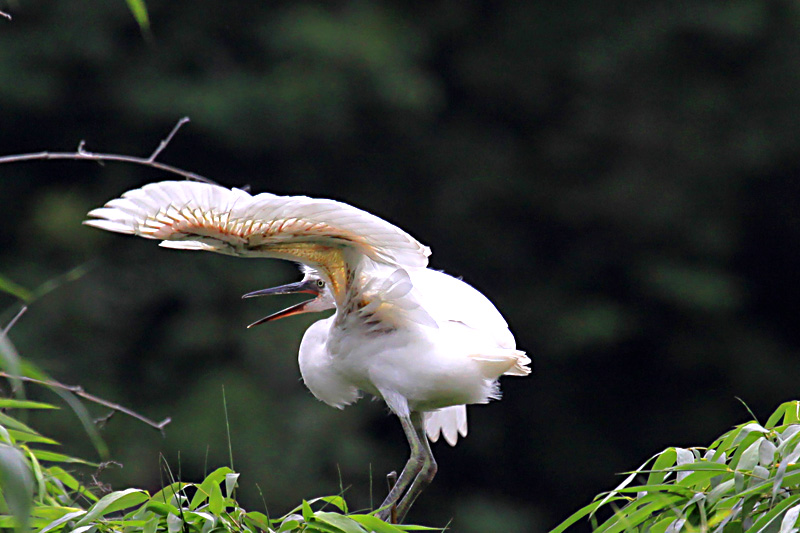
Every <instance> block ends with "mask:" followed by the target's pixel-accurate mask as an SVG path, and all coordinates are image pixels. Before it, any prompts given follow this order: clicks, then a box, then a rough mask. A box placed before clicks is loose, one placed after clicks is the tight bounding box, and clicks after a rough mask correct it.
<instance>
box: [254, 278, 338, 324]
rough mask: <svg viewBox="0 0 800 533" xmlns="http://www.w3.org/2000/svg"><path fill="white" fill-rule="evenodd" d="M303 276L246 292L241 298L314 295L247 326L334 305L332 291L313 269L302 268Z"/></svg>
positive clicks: (312, 311) (331, 307)
mask: <svg viewBox="0 0 800 533" xmlns="http://www.w3.org/2000/svg"><path fill="white" fill-rule="evenodd" d="M303 272H304V276H303V279H302V280H301V281H298V282H296V283H289V284H287V285H280V286H278V287H270V288H268V289H261V290H258V291H253V292H248V293H247V294H245V295H244V296H242V298H254V297H256V296H269V295H271V294H311V295H312V296H314V297H313V298H312V299H310V300H306V301H304V302H300V303H299V304H295V305H293V306H291V307H287V308H286V309H284V310H282V311H278V312H277V313H273V314H271V315H269V316H266V317H264V318H262V319H261V320H256V321H255V322H253V323H252V324H250V325H249V326H247V327H248V328H252V327H253V326H258V325H259V324H264V323H265V322H271V321H273V320H278V319H279V318H285V317H287V316H292V315H298V314H300V313H318V312H320V311H327V310H328V309H333V308H334V307H336V302H335V300H334V298H333V293H332V292H331V290H330V288H329V287H328V284H327V282H326V281H325V279H324V278H323V277H322V276H321V275H320V274H319V272H317V271H316V270H314V269H311V268H304V269H303Z"/></svg>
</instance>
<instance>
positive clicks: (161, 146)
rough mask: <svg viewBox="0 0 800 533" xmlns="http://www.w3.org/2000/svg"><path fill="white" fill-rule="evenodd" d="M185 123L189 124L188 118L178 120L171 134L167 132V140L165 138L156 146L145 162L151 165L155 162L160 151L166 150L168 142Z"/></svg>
mask: <svg viewBox="0 0 800 533" xmlns="http://www.w3.org/2000/svg"><path fill="white" fill-rule="evenodd" d="M187 122H189V117H183V118H182V119H180V120H179V121H178V123H177V124H175V127H174V128H172V131H171V132H169V135H167V138H166V139H164V140H163V141H161V143H160V144H159V145H158V148H156V149H155V150H153V153H152V154H150V157H148V158H147V160H148V161H150V162H151V163H152V162H153V161H155V160H156V157H158V154H160V153H161V151H162V150H163V149H164V148H166V147H167V145H168V144H169V143H170V142H172V138H173V137H174V136H175V134H176V133H178V130H179V129H181V126H183V125H184V124H186V123H187Z"/></svg>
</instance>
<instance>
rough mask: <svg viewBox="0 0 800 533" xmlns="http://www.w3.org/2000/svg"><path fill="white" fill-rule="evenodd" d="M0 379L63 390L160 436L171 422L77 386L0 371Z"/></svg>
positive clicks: (168, 419) (169, 419)
mask: <svg viewBox="0 0 800 533" xmlns="http://www.w3.org/2000/svg"><path fill="white" fill-rule="evenodd" d="M0 377H3V378H9V379H19V380H21V381H25V382H28V383H36V384H37V385H44V386H46V387H54V388H56V389H61V390H65V391H68V392H71V393H73V394H75V395H77V396H80V397H81V398H83V399H84V400H88V401H90V402H94V403H96V404H98V405H102V406H103V407H108V408H109V409H113V410H114V411H119V412H120V413H122V414H126V415H128V416H130V417H132V418H135V419H136V420H139V421H140V422H144V423H145V424H147V425H148V426H150V427H152V428H155V429H157V430H159V431H160V432H161V434H162V435H163V434H164V427H165V426H166V425H167V424H169V423H170V422H172V419H171V418H169V417H167V418H165V419H164V420H162V421H161V422H155V421H153V420H150V419H149V418H147V417H145V416H142V415H140V414H139V413H137V412H135V411H132V410H130V409H128V408H127V407H123V406H121V405H119V404H116V403H112V402H109V401H108V400H104V399H102V398H99V397H97V396H95V395H93V394H89V393H88V392H86V391H84V390H83V388H82V387H80V386H77V385H65V384H63V383H59V382H58V381H52V380H48V381H44V380H41V379H35V378H29V377H27V376H14V375H11V374H8V373H6V372H2V371H0Z"/></svg>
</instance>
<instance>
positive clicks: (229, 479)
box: [225, 472, 239, 498]
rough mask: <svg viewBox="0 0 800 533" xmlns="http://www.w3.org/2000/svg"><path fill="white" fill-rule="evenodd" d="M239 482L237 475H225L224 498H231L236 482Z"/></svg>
mask: <svg viewBox="0 0 800 533" xmlns="http://www.w3.org/2000/svg"><path fill="white" fill-rule="evenodd" d="M238 480H239V474H236V473H232V472H231V473H228V474H225V497H226V498H232V497H233V491H234V489H236V482H237V481H238Z"/></svg>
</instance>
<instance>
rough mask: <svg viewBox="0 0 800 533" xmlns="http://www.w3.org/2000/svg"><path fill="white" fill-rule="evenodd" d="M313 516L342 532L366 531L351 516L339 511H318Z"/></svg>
mask: <svg viewBox="0 0 800 533" xmlns="http://www.w3.org/2000/svg"><path fill="white" fill-rule="evenodd" d="M314 518H315V519H316V520H319V521H320V522H324V523H326V524H329V525H331V526H334V527H337V528H339V529H341V530H342V531H344V533H367V531H366V530H365V529H364V528H363V527H361V526H360V525H359V523H358V522H356V521H354V520H353V519H352V518H348V517H346V516H343V515H340V514H339V513H326V512H323V511H319V512H317V513H316V514H314Z"/></svg>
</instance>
